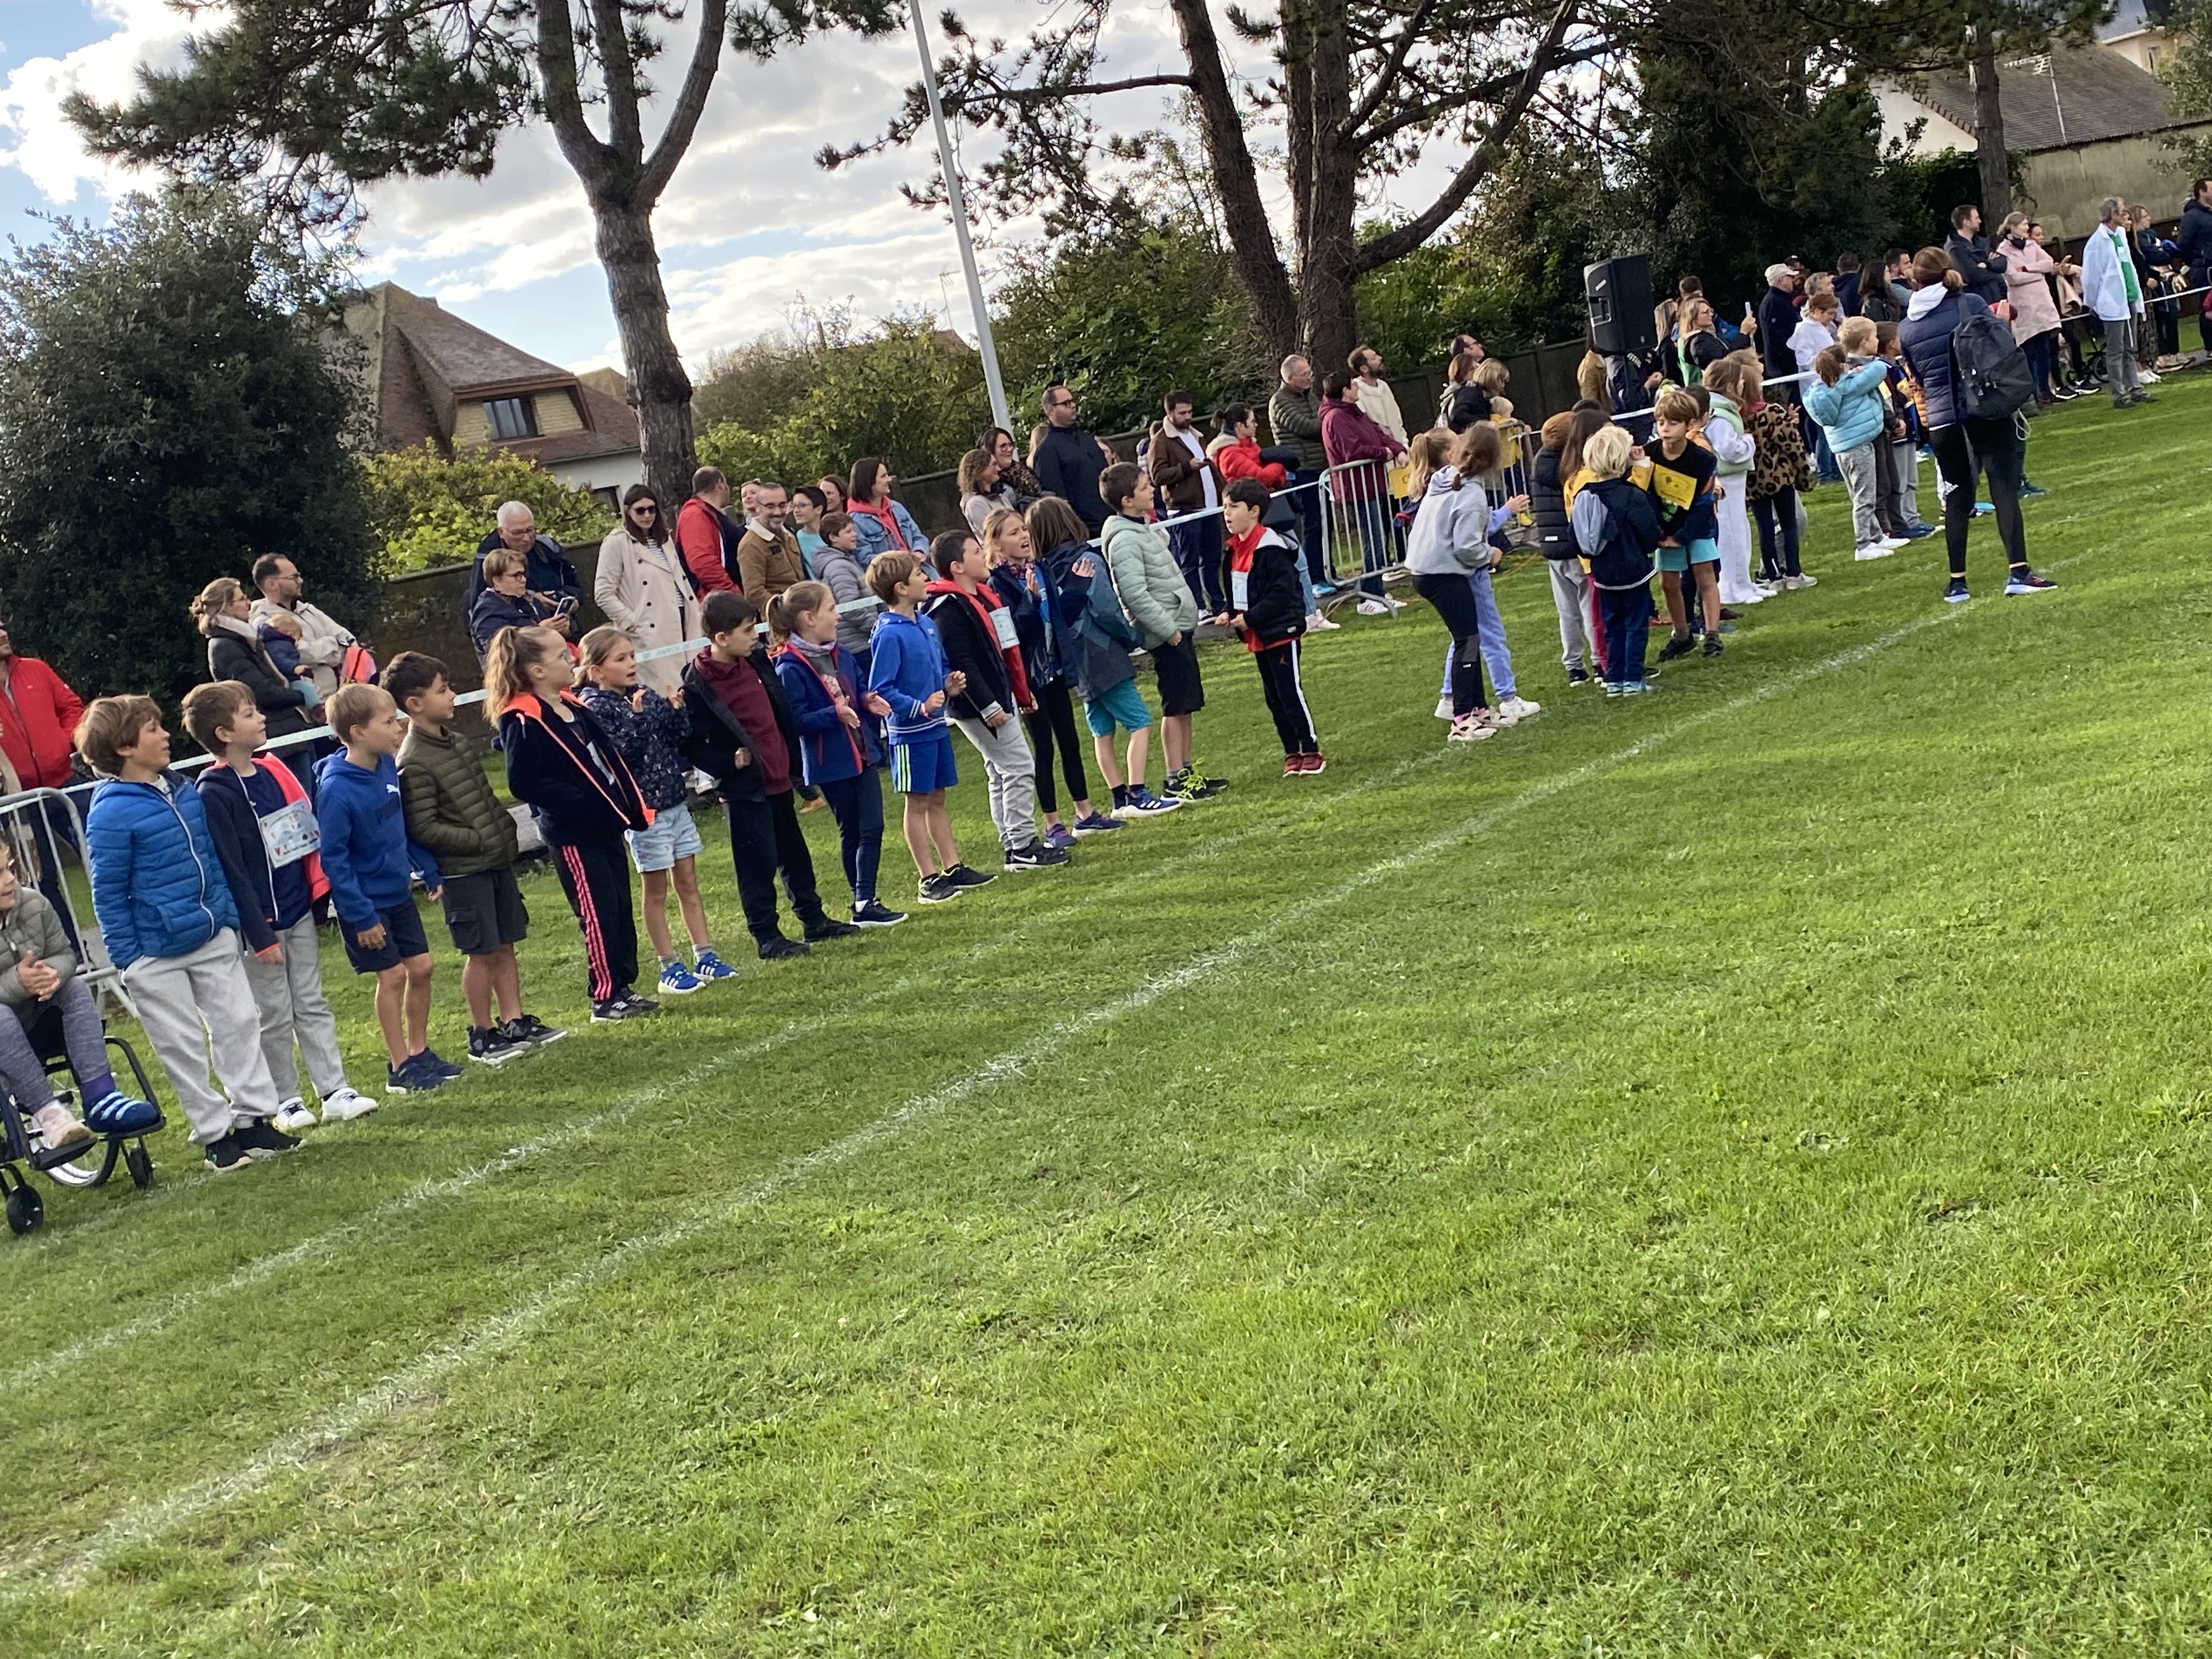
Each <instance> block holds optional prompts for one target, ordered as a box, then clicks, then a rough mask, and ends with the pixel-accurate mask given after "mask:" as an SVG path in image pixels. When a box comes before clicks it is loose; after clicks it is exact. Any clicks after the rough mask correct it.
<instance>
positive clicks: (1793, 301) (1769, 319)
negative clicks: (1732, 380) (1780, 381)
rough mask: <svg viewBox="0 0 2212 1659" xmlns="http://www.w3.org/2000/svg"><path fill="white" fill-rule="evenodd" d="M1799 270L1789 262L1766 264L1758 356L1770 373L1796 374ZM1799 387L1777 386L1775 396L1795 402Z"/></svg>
mask: <svg viewBox="0 0 2212 1659" xmlns="http://www.w3.org/2000/svg"><path fill="white" fill-rule="evenodd" d="M1796 289H1797V273H1796V271H1795V270H1791V269H1790V266H1789V265H1788V264H1771V265H1769V266H1767V268H1766V292H1765V293H1764V294H1762V295H1759V361H1760V362H1763V363H1765V365H1766V372H1767V374H1769V375H1770V376H1772V375H1776V374H1796V372H1797V358H1796V354H1795V353H1793V352H1792V351H1791V350H1790V335H1791V334H1792V333H1793V332H1795V331H1796V327H1797V297H1796ZM1775 396H1776V398H1778V399H1780V400H1782V401H1785V402H1790V403H1795V402H1796V386H1794V385H1793V386H1788V387H1777V388H1776V389H1775Z"/></svg>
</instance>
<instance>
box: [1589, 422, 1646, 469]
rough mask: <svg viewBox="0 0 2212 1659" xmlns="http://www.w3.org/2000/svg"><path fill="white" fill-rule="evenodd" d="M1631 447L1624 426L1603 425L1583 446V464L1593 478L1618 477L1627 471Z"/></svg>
mask: <svg viewBox="0 0 2212 1659" xmlns="http://www.w3.org/2000/svg"><path fill="white" fill-rule="evenodd" d="M1633 447H1634V445H1633V444H1632V442H1631V441H1630V439H1629V436H1628V432H1627V429H1626V428H1624V427H1618V426H1607V427H1605V428H1601V430H1599V431H1596V432H1594V433H1592V434H1591V435H1590V437H1589V442H1587V443H1585V444H1584V445H1583V467H1584V468H1586V469H1587V470H1588V471H1589V475H1590V477H1593V478H1600V479H1603V478H1618V477H1620V476H1621V474H1623V473H1624V472H1626V471H1628V452H1629V451H1630V450H1631V449H1632V448H1633Z"/></svg>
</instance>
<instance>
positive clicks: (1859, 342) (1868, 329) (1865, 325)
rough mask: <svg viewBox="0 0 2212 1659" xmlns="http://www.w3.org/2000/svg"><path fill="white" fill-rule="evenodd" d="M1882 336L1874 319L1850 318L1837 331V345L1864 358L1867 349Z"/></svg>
mask: <svg viewBox="0 0 2212 1659" xmlns="http://www.w3.org/2000/svg"><path fill="white" fill-rule="evenodd" d="M1880 337H1881V330H1880V329H1878V328H1876V327H1875V323H1874V319H1873V318H1871V317H1848V318H1845V319H1844V325H1843V327H1841V328H1840V329H1838V330H1837V331H1836V343H1837V344H1838V345H1839V346H1841V347H1843V349H1844V350H1846V351H1849V352H1852V353H1854V354H1856V355H1857V356H1862V357H1863V356H1865V355H1866V352H1867V348H1869V346H1871V345H1873V344H1874V343H1875V341H1876V340H1877V339H1879V338H1880Z"/></svg>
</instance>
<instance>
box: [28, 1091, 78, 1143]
mask: <svg viewBox="0 0 2212 1659" xmlns="http://www.w3.org/2000/svg"><path fill="white" fill-rule="evenodd" d="M31 1127H33V1129H36V1130H37V1131H38V1132H39V1139H40V1140H41V1141H42V1142H44V1143H45V1145H46V1150H47V1151H48V1152H64V1151H67V1150H68V1149H69V1148H70V1147H73V1146H91V1145H92V1143H93V1139H94V1136H93V1133H92V1131H91V1130H89V1129H88V1128H86V1127H84V1125H83V1124H82V1123H80V1122H78V1121H76V1119H75V1118H74V1117H71V1116H70V1111H69V1108H68V1107H66V1106H64V1105H63V1104H62V1103H60V1102H59V1101H58V1100H50V1101H48V1102H47V1103H46V1104H45V1105H43V1106H41V1107H40V1108H39V1109H38V1110H37V1111H36V1112H34V1113H33V1114H32V1115H31Z"/></svg>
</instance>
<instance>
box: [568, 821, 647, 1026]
mask: <svg viewBox="0 0 2212 1659" xmlns="http://www.w3.org/2000/svg"><path fill="white" fill-rule="evenodd" d="M553 869H554V872H555V873H556V875H558V876H559V877H560V878H561V890H562V892H563V893H566V894H567V895H568V908H570V909H571V910H573V911H574V912H575V913H576V925H577V926H578V927H581V928H582V929H583V930H584V986H585V989H586V991H587V992H588V993H589V994H590V995H591V999H592V1001H594V1002H605V1000H607V999H608V998H610V997H611V996H615V995H617V994H620V993H621V992H623V991H627V990H629V988H630V987H631V986H632V985H634V984H635V983H636V981H637V914H636V910H635V906H634V902H633V901H632V899H631V896H630V886H629V850H628V848H627V847H626V846H625V844H624V843H623V842H620V841H587V842H570V843H569V844H568V845H567V846H563V847H556V848H553Z"/></svg>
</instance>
